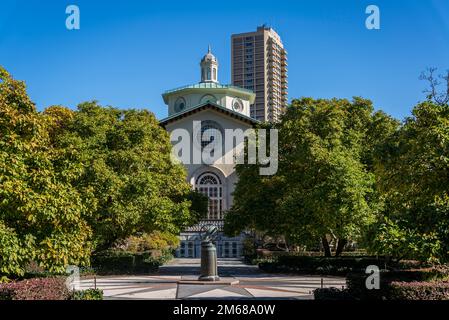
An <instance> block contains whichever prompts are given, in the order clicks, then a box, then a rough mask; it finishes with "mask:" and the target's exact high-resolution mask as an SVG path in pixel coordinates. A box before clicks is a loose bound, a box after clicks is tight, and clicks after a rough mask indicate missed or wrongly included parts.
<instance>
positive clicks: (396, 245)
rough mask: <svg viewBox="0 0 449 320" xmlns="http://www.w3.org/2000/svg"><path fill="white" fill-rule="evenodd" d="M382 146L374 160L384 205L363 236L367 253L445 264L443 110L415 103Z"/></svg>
mask: <svg viewBox="0 0 449 320" xmlns="http://www.w3.org/2000/svg"><path fill="white" fill-rule="evenodd" d="M385 146H386V147H385V148H384V150H383V151H382V152H380V153H379V154H378V155H377V159H376V175H377V176H378V180H379V182H378V187H379V193H380V194H381V195H382V197H383V198H384V199H385V202H384V203H385V205H384V209H383V210H382V215H381V216H379V218H378V223H377V224H375V225H373V226H372V229H374V230H371V232H370V233H369V236H370V237H369V238H370V239H371V241H370V248H371V250H372V251H373V252H377V253H380V254H388V255H391V256H392V257H394V258H397V259H400V258H416V259H420V260H429V261H438V260H440V261H443V260H447V259H448V251H449V183H448V182H449V106H448V105H442V104H437V103H434V102H431V101H427V102H424V103H420V104H419V105H417V106H416V107H415V108H414V109H413V116H412V117H410V118H408V119H406V121H405V123H404V124H403V126H402V127H401V128H400V130H399V131H397V132H396V134H394V135H392V136H391V137H390V138H389V139H388V140H387V142H386V144H385ZM378 230H381V232H376V231H378ZM399 235H400V236H399Z"/></svg>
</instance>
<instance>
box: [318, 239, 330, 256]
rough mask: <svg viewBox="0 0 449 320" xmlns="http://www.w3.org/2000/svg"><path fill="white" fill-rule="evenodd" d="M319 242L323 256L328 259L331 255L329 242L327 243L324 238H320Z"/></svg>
mask: <svg viewBox="0 0 449 320" xmlns="http://www.w3.org/2000/svg"><path fill="white" fill-rule="evenodd" d="M321 242H322V243H323V248H324V256H325V257H330V256H331V255H332V254H331V248H330V247H329V241H327V238H326V236H324V237H322V238H321Z"/></svg>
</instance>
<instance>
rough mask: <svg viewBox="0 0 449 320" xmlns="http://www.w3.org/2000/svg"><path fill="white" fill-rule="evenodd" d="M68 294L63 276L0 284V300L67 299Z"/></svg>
mask: <svg viewBox="0 0 449 320" xmlns="http://www.w3.org/2000/svg"><path fill="white" fill-rule="evenodd" d="M69 296H70V293H69V291H68V289H67V287H66V285H65V278H64V277H53V278H34V279H28V280H22V281H18V282H11V283H5V284H0V300H67V299H68V298H69Z"/></svg>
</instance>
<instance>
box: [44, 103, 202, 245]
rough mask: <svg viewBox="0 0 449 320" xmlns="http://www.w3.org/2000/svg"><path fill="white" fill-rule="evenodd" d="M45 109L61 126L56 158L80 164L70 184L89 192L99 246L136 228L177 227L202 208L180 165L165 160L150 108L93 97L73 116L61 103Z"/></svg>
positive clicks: (164, 141) (164, 142)
mask: <svg viewBox="0 0 449 320" xmlns="http://www.w3.org/2000/svg"><path fill="white" fill-rule="evenodd" d="M48 113H49V114H53V115H55V114H56V115H57V116H56V120H57V121H54V123H56V125H57V126H58V128H59V127H60V124H61V123H62V124H63V125H62V127H63V128H64V129H63V131H62V133H61V134H59V135H58V136H57V138H56V142H55V148H56V149H58V150H61V151H62V152H64V153H65V156H64V157H62V159H64V161H62V162H60V163H59V164H58V165H60V166H63V167H64V166H71V165H72V164H73V163H82V165H83V170H82V174H81V175H80V176H79V177H76V179H73V180H72V181H71V183H72V185H73V186H74V187H76V188H77V190H78V191H79V192H80V193H81V194H82V195H83V197H84V198H86V199H92V205H91V207H90V210H89V215H88V216H87V217H86V219H87V221H88V224H89V226H91V228H92V229H93V236H94V241H95V246H96V249H97V250H101V249H105V248H107V247H109V246H110V245H111V244H112V243H114V242H115V241H116V240H118V239H125V238H126V237H128V236H130V235H134V234H137V233H141V232H146V233H151V232H153V231H161V232H168V233H171V234H177V233H179V232H180V231H181V229H183V228H184V227H186V226H187V225H190V224H192V223H194V222H196V220H197V219H198V218H199V217H200V216H201V215H202V214H204V212H205V211H206V209H205V205H201V204H198V201H199V199H200V198H199V197H198V196H196V195H192V191H191V189H190V185H189V184H188V183H187V182H186V175H185V170H184V167H183V166H182V165H179V164H175V163H173V162H172V161H171V159H170V153H171V144H170V141H169V136H168V133H167V132H166V131H165V130H164V129H163V128H162V127H160V126H159V123H158V121H157V119H156V118H155V117H154V115H153V114H152V113H150V112H148V111H146V110H142V111H138V110H118V109H115V108H112V107H107V108H103V107H101V106H99V105H98V104H97V103H96V102H88V103H83V104H80V105H79V106H78V111H77V112H75V114H74V117H73V119H72V120H70V117H68V116H62V115H66V114H67V113H66V112H61V110H53V111H52V112H48ZM61 119H63V121H61ZM191 208H192V209H191Z"/></svg>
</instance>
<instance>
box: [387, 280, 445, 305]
mask: <svg viewBox="0 0 449 320" xmlns="http://www.w3.org/2000/svg"><path fill="white" fill-rule="evenodd" d="M389 299H391V300H449V282H443V281H434V282H392V283H391V284H390V288H389Z"/></svg>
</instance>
